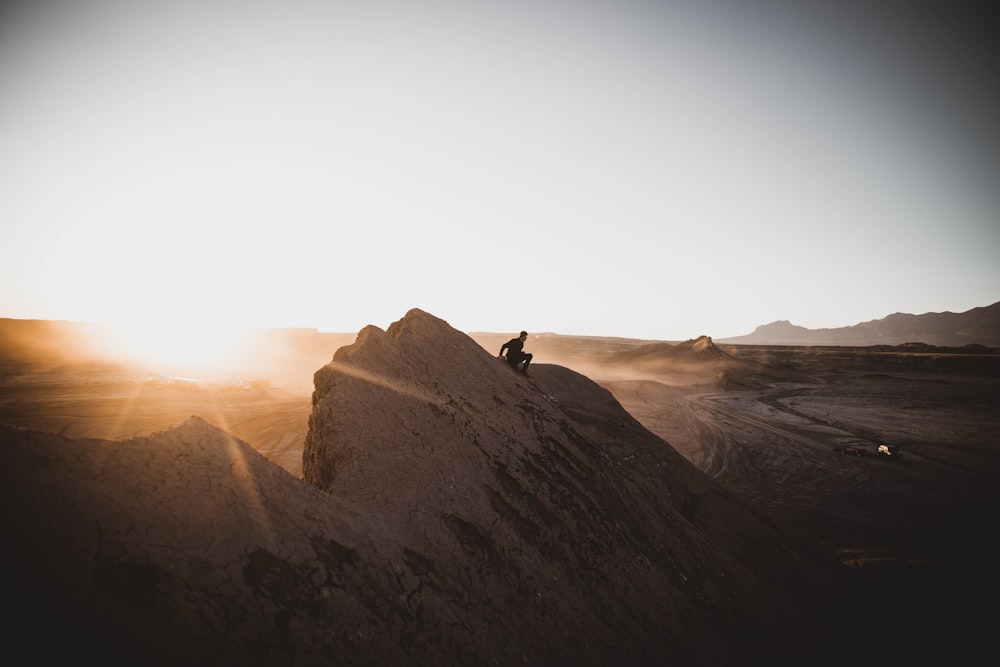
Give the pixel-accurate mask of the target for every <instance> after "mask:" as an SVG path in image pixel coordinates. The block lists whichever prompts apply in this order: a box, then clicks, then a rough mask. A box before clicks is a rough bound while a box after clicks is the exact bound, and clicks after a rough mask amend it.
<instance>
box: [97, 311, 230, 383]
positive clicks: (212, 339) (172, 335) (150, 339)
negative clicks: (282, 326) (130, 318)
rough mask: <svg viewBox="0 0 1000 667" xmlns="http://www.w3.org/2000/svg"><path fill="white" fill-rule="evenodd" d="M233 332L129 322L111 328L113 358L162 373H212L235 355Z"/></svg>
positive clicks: (193, 325)
mask: <svg viewBox="0 0 1000 667" xmlns="http://www.w3.org/2000/svg"><path fill="white" fill-rule="evenodd" d="M237 339H238V335H237V332H236V331H235V330H233V329H229V328H225V327H220V326H208V325H205V324H202V323H194V322H186V323H185V322H129V323H118V324H115V325H113V326H112V327H111V336H110V343H111V345H112V346H113V349H112V350H111V351H112V353H113V354H114V355H115V356H118V357H121V358H125V359H127V360H129V361H133V362H138V363H142V364H145V365H149V366H153V367H156V368H157V369H164V370H180V369H184V370H187V371H204V372H208V371H212V370H217V369H219V368H223V367H225V366H226V365H227V364H228V362H230V361H231V360H232V358H233V357H234V354H235V352H236V345H237Z"/></svg>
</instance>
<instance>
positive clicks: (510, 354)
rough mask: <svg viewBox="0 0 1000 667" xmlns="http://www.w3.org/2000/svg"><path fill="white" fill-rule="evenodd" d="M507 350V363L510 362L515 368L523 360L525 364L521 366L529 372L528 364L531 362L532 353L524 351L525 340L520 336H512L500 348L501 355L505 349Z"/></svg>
mask: <svg viewBox="0 0 1000 667" xmlns="http://www.w3.org/2000/svg"><path fill="white" fill-rule="evenodd" d="M504 350H507V363H508V364H510V365H511V366H512V367H514V368H515V369H516V368H517V367H518V364H520V363H521V362H522V361H523V362H524V366H523V367H522V368H521V370H522V371H525V372H527V370H528V364H530V363H531V354H529V353H527V352H524V341H523V340H521V339H520V338H511V339H510V340H509V341H507V342H506V343H504V344H503V346H502V347H501V348H500V356H501V357H502V356H503V351H504Z"/></svg>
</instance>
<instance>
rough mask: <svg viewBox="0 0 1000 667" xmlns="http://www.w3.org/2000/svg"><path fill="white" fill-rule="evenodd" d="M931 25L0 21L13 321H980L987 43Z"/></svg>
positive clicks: (990, 118) (276, 5) (599, 17)
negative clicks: (945, 316)
mask: <svg viewBox="0 0 1000 667" xmlns="http://www.w3.org/2000/svg"><path fill="white" fill-rule="evenodd" d="M927 5H928V3H926V2H923V3H913V2H888V1H886V0H875V1H866V2H853V1H851V2H818V1H804V2H803V1H799V2H791V1H789V2H780V1H778V0H741V1H736V0H733V1H732V2H711V1H705V0H698V1H695V0H692V1H690V2H688V1H683V0H682V1H677V2H634V1H624V0H615V1H608V2H588V1H577V2H568V1H567V2H544V1H534V2H528V1H518V0H506V1H503V2H476V1H475V0H471V1H465V2H418V1H409V2H403V1H398V2H394V1H388V2H374V1H372V2H336V1H326V2H323V1H320V0H313V1H307V0H279V1H273V2H272V1H265V0H260V1H253V0H243V1H236V0H232V1H229V2H226V1H218V0H196V1H188V0H169V1H166V2H151V1H150V2H147V1H137V0H133V1H127V0H120V1H114V0H73V1H69V0H67V1H65V2H54V1H48V0H32V1H31V2H21V3H16V2H14V3H12V2H6V3H3V4H2V7H3V9H0V317H15V318H46V319H68V320H83V321H106V320H112V321H115V320H121V319H124V318H130V317H131V318H140V319H143V320H150V321H155V320H160V319H172V320H175V321H189V320H197V321H199V322H201V323H202V324H208V323H216V322H223V323H228V324H238V325H248V326H266V327H283V326H308V327H317V328H319V329H321V330H327V331H343V332H351V331H356V330H358V329H360V328H362V327H363V326H365V325H366V324H376V325H378V326H380V327H385V326H387V325H388V324H389V323H391V322H392V321H394V320H396V319H398V318H400V317H401V316H402V315H403V314H404V313H405V312H406V310H408V309H409V308H412V307H418V308H421V309H423V310H426V311H428V312H431V313H433V314H434V315H437V316H439V317H442V318H443V319H445V320H447V321H448V322H449V323H450V324H452V326H455V327H457V328H459V329H462V330H465V331H500V332H506V331H511V332H515V331H518V330H520V329H527V330H529V331H532V332H542V331H554V332H557V333H564V334H592V335H620V336H629V337H637V338H656V339H664V340H684V339H687V338H692V337H695V336H697V335H700V334H708V335H711V336H714V337H717V338H724V337H727V336H736V335H740V334H745V333H749V332H751V331H752V330H753V329H754V328H755V327H756V326H757V325H759V324H764V323H768V322H771V321H774V320H778V319H789V320H791V321H792V322H793V323H795V324H798V325H801V326H805V327H810V328H820V327H836V326H847V325H851V324H856V323H858V322H862V321H867V320H871V319H876V318H881V317H884V316H885V315H888V314H890V313H893V312H908V313H924V312H932V311H934V312H937V311H944V310H950V311H953V312H961V311H964V310H968V309H970V308H973V307H976V306H985V305H989V304H992V303H994V302H996V301H998V300H1000V122H998V120H997V119H998V118H1000V77H998V72H997V67H996V66H995V65H994V64H992V63H991V61H990V60H989V58H990V56H991V54H990V52H989V48H990V42H991V40H992V39H993V35H992V34H990V32H989V30H988V27H989V25H990V24H987V23H986V18H985V16H986V15H985V14H984V13H982V12H977V11H975V10H972V9H970V8H971V7H972V5H968V8H967V6H966V5H965V4H964V3H956V2H947V3H940V6H941V7H943V8H947V9H943V10H941V11H932V10H929V9H927ZM981 6H982V7H987V6H988V4H987V3H982V5H981ZM921 7H922V8H923V9H921V10H917V8H921Z"/></svg>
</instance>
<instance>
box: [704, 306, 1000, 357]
mask: <svg viewBox="0 0 1000 667" xmlns="http://www.w3.org/2000/svg"><path fill="white" fill-rule="evenodd" d="M715 342H716V343H720V344H721V343H725V344H729V345H836V346H868V345H902V344H904V343H925V344H927V345H937V346H943V347H963V346H965V345H984V346H986V347H998V346H1000V301H998V302H997V303H994V304H993V305H992V306H984V307H981V308H973V309H972V310H967V311H965V312H964V313H951V312H943V313H924V314H923V315H909V314H906V313H894V314H892V315H889V316H887V317H883V318H882V319H880V320H872V321H870V322H862V323H860V324H855V325H853V326H849V327H837V328H835V329H807V328H805V327H800V326H797V325H794V324H792V323H791V322H789V321H788V320H780V321H778V322H771V323H770V324H764V325H762V326H759V327H757V329H756V330H754V332H753V333H751V334H747V335H746V336H736V337H734V338H722V339H716V340H715Z"/></svg>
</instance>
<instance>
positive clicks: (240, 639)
mask: <svg viewBox="0 0 1000 667" xmlns="http://www.w3.org/2000/svg"><path fill="white" fill-rule="evenodd" d="M531 373H532V375H531V377H530V378H525V377H524V376H522V375H519V374H516V373H514V372H513V371H512V370H511V369H510V368H508V367H507V366H506V364H504V363H502V362H500V361H498V360H497V359H495V358H494V357H493V356H491V354H490V353H489V352H487V351H485V350H483V349H482V348H481V347H480V346H479V345H477V344H476V343H475V342H474V341H473V340H472V339H471V338H469V337H468V336H467V335H465V334H464V333H462V332H459V331H457V330H455V329H453V328H452V327H450V326H449V325H448V324H447V323H446V322H444V321H443V320H440V319H438V318H436V317H434V316H432V315H429V314H427V313H424V312H422V311H419V310H412V311H410V312H409V313H407V314H406V316H405V317H404V318H403V319H401V320H400V321H398V322H396V323H394V324H393V325H391V326H390V327H389V328H388V329H387V330H385V331H383V330H381V329H378V328H376V327H373V326H370V327H367V328H365V329H363V330H362V331H361V332H360V333H359V335H358V337H357V340H356V342H355V343H354V344H353V345H350V346H347V347H343V348H341V349H340V350H338V351H337V353H336V354H335V356H334V358H333V360H332V361H331V362H330V363H329V364H328V365H327V366H325V367H323V368H322V369H320V370H319V371H317V373H316V376H315V386H316V390H315V392H314V396H313V410H312V416H311V418H310V429H309V435H308V437H307V440H306V445H305V451H304V455H303V474H304V479H305V481H303V480H300V479H298V478H296V477H294V476H292V475H291V474H289V473H288V472H286V471H285V470H283V469H282V468H280V467H278V466H276V465H274V464H272V463H270V462H269V461H267V460H266V459H265V458H263V457H262V456H261V455H259V454H258V453H256V452H255V451H254V450H253V449H252V448H251V447H249V446H248V445H246V444H245V443H243V442H241V441H239V440H237V439H235V438H234V437H232V436H230V435H228V434H226V433H225V432H223V431H221V430H219V429H217V428H215V427H213V426H211V425H209V424H208V423H206V422H204V421H203V420H201V419H200V418H197V417H192V418H191V419H188V420H187V421H185V422H183V423H181V424H179V425H178V426H176V427H174V428H171V429H169V430H167V431H163V432H160V433H156V434H153V435H151V436H148V437H144V438H137V439H133V440H126V441H121V442H109V441H96V440H69V439H66V438H62V437H60V436H57V435H49V434H43V433H39V432H31V431H22V430H17V429H12V428H0V471H2V477H0V493H2V503H3V504H2V514H0V516H2V526H0V527H2V529H3V531H4V537H5V540H6V543H7V544H8V546H7V547H6V548H5V550H4V559H5V561H4V563H3V569H4V576H5V580H4V583H5V584H6V585H5V590H7V591H8V592H9V596H8V602H9V604H14V605H17V606H18V608H20V609H23V613H22V614H21V615H20V616H19V619H20V620H19V621H18V624H17V625H16V627H15V630H16V631H17V632H19V633H21V635H22V638H21V641H22V642H23V643H24V644H25V645H28V644H29V643H30V645H31V646H32V651H33V653H34V654H35V655H37V656H40V657H46V656H47V651H52V652H53V653H52V654H53V655H58V654H59V650H60V649H61V648H62V647H61V646H60V645H54V644H52V643H51V642H50V643H49V644H45V645H37V644H36V643H35V640H34V638H35V636H36V635H39V636H44V637H49V638H54V637H60V638H62V641H64V642H67V643H71V644H72V645H73V646H74V647H75V650H76V652H77V655H79V656H87V657H95V658H98V659H103V660H104V661H105V662H106V663H109V664H110V663H114V662H121V663H142V664H147V665H157V664H164V665H166V664H213V665H218V664H262V665H272V664H273V665H279V664H280V665H287V664H292V665H300V664H301V665H312V664H317V665H320V664H323V665H325V664H337V665H411V664H415V665H457V664H469V665H485V664H498V665H508V664H532V665H559V664H575V665H605V664H671V665H742V664H746V665H750V664H765V663H767V664H780V663H782V662H789V663H790V662H793V661H795V660H797V659H800V658H802V657H803V656H808V654H809V652H810V650H811V641H812V639H813V633H814V632H815V631H816V630H817V628H816V627H815V624H816V620H817V618H819V616H818V614H819V613H820V611H821V609H820V608H821V607H823V606H824V605H826V604H828V603H829V602H830V601H831V600H836V599H838V596H839V595H840V584H839V582H838V580H837V579H836V577H835V575H834V573H833V570H832V569H831V568H830V567H829V564H828V563H827V562H826V561H824V560H822V559H821V558H820V557H819V556H817V555H815V554H812V553H811V552H809V550H808V549H807V548H805V547H802V546H801V545H799V544H797V543H796V541H795V540H794V538H792V537H791V536H790V535H788V534H786V533H785V531H784V530H783V529H782V528H781V527H780V526H777V525H774V524H772V523H771V522H770V521H768V520H767V519H766V518H765V517H762V516H761V515H759V514H758V513H756V512H755V511H753V510H752V509H751V508H749V507H748V506H747V505H746V504H745V503H743V502H742V501H741V500H740V499H739V498H737V497H734V496H732V495H731V494H729V493H727V492H726V491H724V490H723V489H722V488H721V487H719V486H718V485H716V484H715V483H714V482H713V481H712V480H710V479H709V478H708V477H706V476H705V475H703V474H702V473H700V472H699V471H697V470H696V469H695V468H694V467H693V466H692V465H690V464H689V463H688V462H687V461H686V460H685V459H683V458H682V457H681V456H680V455H679V454H677V453H676V452H675V451H674V450H673V448H671V447H670V446H669V444H667V443H665V442H664V441H663V440H662V439H660V438H659V437H657V436H655V435H653V434H652V433H650V432H649V431H647V430H646V429H644V428H643V427H642V426H641V425H639V424H638V422H636V421H635V420H634V419H633V418H632V417H631V416H629V415H628V413H626V412H625V411H624V410H623V409H622V408H621V406H620V405H619V404H618V403H617V402H616V401H615V400H614V399H613V397H612V396H611V394H610V393H609V392H607V391H606V390H604V389H603V388H601V387H599V386H598V385H597V384H595V383H593V382H591V381H590V380H589V379H587V378H586V377H584V376H581V375H579V374H577V373H575V372H573V371H570V370H568V369H566V368H563V367H559V366H552V365H545V364H537V365H536V364H533V365H532V367H531ZM14 634H16V633H14Z"/></svg>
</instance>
